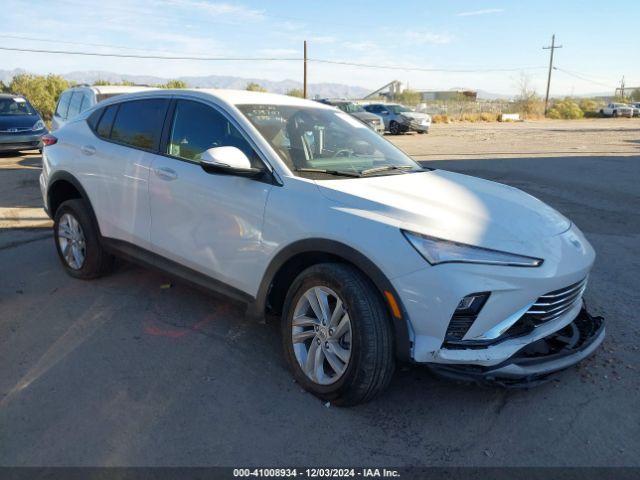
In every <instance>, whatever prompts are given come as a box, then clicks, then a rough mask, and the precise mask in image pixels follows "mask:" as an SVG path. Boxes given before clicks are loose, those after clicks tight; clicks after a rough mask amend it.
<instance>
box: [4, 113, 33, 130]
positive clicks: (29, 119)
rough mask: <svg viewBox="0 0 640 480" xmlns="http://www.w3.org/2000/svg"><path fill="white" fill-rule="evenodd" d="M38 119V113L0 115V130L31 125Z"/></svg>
mask: <svg viewBox="0 0 640 480" xmlns="http://www.w3.org/2000/svg"><path fill="white" fill-rule="evenodd" d="M38 120H40V117H39V116H38V115H0V130H6V129H8V128H25V127H29V128H31V127H33V126H34V125H35V123H36V122H37V121H38Z"/></svg>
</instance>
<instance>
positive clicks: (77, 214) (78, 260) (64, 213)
mask: <svg viewBox="0 0 640 480" xmlns="http://www.w3.org/2000/svg"><path fill="white" fill-rule="evenodd" d="M53 234H54V239H55V242H56V250H57V251H58V256H59V257H60V261H61V262H62V265H63V266H64V268H65V270H66V271H67V273H68V274H69V275H71V276H72V277H76V278H83V279H90V278H97V277H100V276H102V275H104V274H105V273H107V272H108V271H109V270H110V269H111V267H112V265H113V257H112V256H111V255H109V254H108V253H107V252H105V251H104V249H103V248H102V245H101V244H100V234H99V232H98V228H97V226H96V225H95V224H94V222H93V220H92V218H91V216H90V215H89V208H88V206H87V204H86V202H85V201H84V200H81V199H73V200H67V201H66V202H63V203H62V205H60V207H58V209H57V210H56V214H55V217H54V224H53Z"/></svg>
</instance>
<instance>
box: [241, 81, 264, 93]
mask: <svg viewBox="0 0 640 480" xmlns="http://www.w3.org/2000/svg"><path fill="white" fill-rule="evenodd" d="M245 90H248V91H250V92H266V91H267V89H266V88H264V87H263V86H262V85H260V84H259V83H255V82H249V83H247V86H246V87H245Z"/></svg>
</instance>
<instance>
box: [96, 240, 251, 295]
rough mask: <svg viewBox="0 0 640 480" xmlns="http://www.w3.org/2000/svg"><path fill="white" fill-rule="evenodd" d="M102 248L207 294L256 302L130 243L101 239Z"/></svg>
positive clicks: (238, 291) (229, 286) (228, 287)
mask: <svg viewBox="0 0 640 480" xmlns="http://www.w3.org/2000/svg"><path fill="white" fill-rule="evenodd" d="M102 246H103V247H104V249H105V250H107V251H108V252H109V253H111V254H113V255H116V256H117V257H121V258H124V259H125V260H129V261H131V262H133V263H137V264H139V265H142V266H144V267H149V268H152V269H154V270H159V271H161V272H163V273H166V274H168V275H169V276H171V277H175V278H178V279H180V280H184V281H186V282H188V283H191V284H193V285H195V286H197V287H200V288H202V289H204V290H207V291H209V292H214V293H216V294H219V295H222V296H224V297H227V298H229V299H230V300H233V301H235V302H238V303H243V304H245V305H248V306H252V305H253V304H254V303H255V301H256V299H255V298H254V297H253V296H251V295H250V294H248V293H246V292H243V291H242V290H239V289H237V288H235V287H232V286H231V285H228V284H226V283H224V282H221V281H219V280H216V279H214V278H211V277H209V276H207V275H205V274H203V273H200V272H198V271H196V270H193V269H191V268H189V267H185V266H184V265H181V264H180V263H177V262H174V261H173V260H169V259H167V258H165V257H162V256H161V255H158V254H157V253H153V252H150V251H149V250H146V249H144V248H141V247H138V246H137V245H134V244H132V243H129V242H125V241H123V240H118V239H115V238H107V237H102Z"/></svg>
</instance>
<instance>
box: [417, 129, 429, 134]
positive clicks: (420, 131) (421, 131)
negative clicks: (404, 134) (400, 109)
mask: <svg viewBox="0 0 640 480" xmlns="http://www.w3.org/2000/svg"><path fill="white" fill-rule="evenodd" d="M425 133H428V132H427V131H425V130H418V135H424V134H425Z"/></svg>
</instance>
